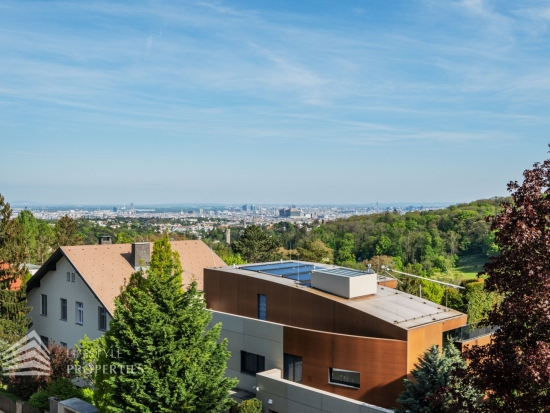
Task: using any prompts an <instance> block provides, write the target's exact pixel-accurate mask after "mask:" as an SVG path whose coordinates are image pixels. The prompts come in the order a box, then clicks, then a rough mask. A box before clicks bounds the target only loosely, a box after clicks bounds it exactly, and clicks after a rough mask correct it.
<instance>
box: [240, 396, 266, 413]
mask: <svg viewBox="0 0 550 413" xmlns="http://www.w3.org/2000/svg"><path fill="white" fill-rule="evenodd" d="M237 411H238V412H239V413H262V401H261V400H258V399H249V400H245V401H244V402H242V403H241V404H239V406H238V407H237Z"/></svg>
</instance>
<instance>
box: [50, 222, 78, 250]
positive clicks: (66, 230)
mask: <svg viewBox="0 0 550 413" xmlns="http://www.w3.org/2000/svg"><path fill="white" fill-rule="evenodd" d="M54 232H55V243H56V246H58V247H63V246H66V245H80V244H82V236H81V235H80V234H79V232H78V229H77V227H76V221H75V220H74V219H73V218H71V217H70V216H68V215H64V216H62V217H61V218H60V219H59V221H57V222H56V223H55V229H54Z"/></svg>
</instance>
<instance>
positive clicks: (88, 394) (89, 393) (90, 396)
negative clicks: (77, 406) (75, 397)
mask: <svg viewBox="0 0 550 413" xmlns="http://www.w3.org/2000/svg"><path fill="white" fill-rule="evenodd" d="M80 398H81V399H82V400H84V401H85V402H88V403H90V404H94V391H93V390H92V389H88V388H84V389H82V396H81V397H80Z"/></svg>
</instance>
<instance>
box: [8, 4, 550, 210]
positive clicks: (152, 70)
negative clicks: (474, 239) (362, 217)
mask: <svg viewBox="0 0 550 413" xmlns="http://www.w3.org/2000/svg"><path fill="white" fill-rule="evenodd" d="M549 23H550V4H549V3H548V2H547V1H531V0H524V1H521V2H516V1H504V0H498V1H497V0H495V1H484V0H464V1H452V0H441V1H439V0H425V1H410V0H406V1H400V0H392V1H387V0H377V1H344V0H340V1H322V0H315V1H299V2H297V1H273V2H258V1H184V2H183V1H174V2H165V1H150V2H138V1H128V2H116V1H108V2H102V1H79V2H74V1H72V2H69V1H67V2H58V1H43V2H38V1H36V2H35V1H24V0H23V1H22V0H17V1H11V0H3V1H2V2H1V3H0V152H1V153H2V156H1V158H0V159H1V161H0V193H2V194H3V195H4V196H5V197H6V198H7V199H8V201H13V202H14V201H18V200H30V201H35V202H39V203H65V202H70V203H122V202H126V203H128V202H135V203H142V204H143V203H164V202H166V203H167V202H170V203H179V202H182V203H183V202H220V203H233V202H235V203H237V202H242V203H257V202H264V203H296V204H300V203H332V204H337V203H357V204H361V203H370V202H377V201H379V202H460V201H470V200H474V199H478V198H483V197H491V196H497V195H505V194H506V183H507V182H508V181H510V180H518V179H521V173H522V171H523V170H524V169H526V168H529V167H530V166H531V165H532V164H533V163H534V162H535V161H540V160H543V159H545V158H546V157H547V151H548V148H547V144H548V143H549V142H550V133H549V132H550V117H549V114H550V99H549V92H550V41H549V40H550V39H549V37H550V36H549V30H548V29H549V28H548V24H549Z"/></svg>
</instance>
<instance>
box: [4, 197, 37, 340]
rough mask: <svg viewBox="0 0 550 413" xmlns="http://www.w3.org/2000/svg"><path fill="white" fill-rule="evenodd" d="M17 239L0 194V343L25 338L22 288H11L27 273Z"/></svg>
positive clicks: (17, 229) (18, 233) (16, 227)
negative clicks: (0, 341)
mask: <svg viewBox="0 0 550 413" xmlns="http://www.w3.org/2000/svg"><path fill="white" fill-rule="evenodd" d="M20 239H21V226H20V224H19V222H18V221H17V220H15V219H12V210H11V207H10V204H8V203H7V202H5V201H4V197H3V196H2V195H0V340H5V341H7V342H10V343H11V342H15V341H17V340H19V339H20V338H21V337H22V336H23V335H25V334H26V333H27V330H28V328H29V325H30V319H28V318H27V315H28V313H29V312H30V308H29V307H27V302H26V301H27V300H26V298H27V295H26V293H25V288H20V289H12V285H13V283H14V282H16V281H17V280H22V279H24V278H26V275H27V274H28V271H27V269H26V267H25V260H24V258H25V254H24V251H23V248H22V247H21V244H20Z"/></svg>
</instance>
